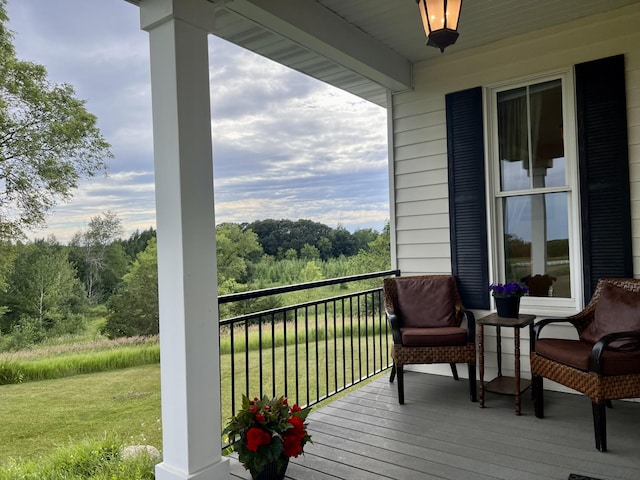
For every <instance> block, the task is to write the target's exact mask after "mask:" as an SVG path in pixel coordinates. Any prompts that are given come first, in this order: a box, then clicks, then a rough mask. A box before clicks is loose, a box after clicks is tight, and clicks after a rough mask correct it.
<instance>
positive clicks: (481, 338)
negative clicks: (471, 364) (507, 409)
mask: <svg viewBox="0 0 640 480" xmlns="http://www.w3.org/2000/svg"><path fill="white" fill-rule="evenodd" d="M478 371H479V373H480V385H479V387H478V392H479V394H480V408H484V327H483V325H478Z"/></svg>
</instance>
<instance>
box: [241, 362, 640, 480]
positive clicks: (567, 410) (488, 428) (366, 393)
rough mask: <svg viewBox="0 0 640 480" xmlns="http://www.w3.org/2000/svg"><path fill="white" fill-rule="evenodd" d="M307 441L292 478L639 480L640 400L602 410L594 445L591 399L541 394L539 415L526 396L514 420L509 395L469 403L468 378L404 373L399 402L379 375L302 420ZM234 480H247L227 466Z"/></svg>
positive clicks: (392, 386) (293, 463)
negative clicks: (603, 438)
mask: <svg viewBox="0 0 640 480" xmlns="http://www.w3.org/2000/svg"><path fill="white" fill-rule="evenodd" d="M308 421H309V430H310V434H311V436H312V439H313V442H314V443H313V444H308V445H307V446H306V447H305V454H304V455H303V456H300V457H299V458H297V459H292V461H291V463H290V465H289V468H288V469H287V476H286V478H287V479H290V480H328V479H348V480H359V479H363V480H364V479H376V478H379V479H385V478H391V479H396V480H404V479H407V480H413V479H424V480H429V479H451V480H459V479H477V480H495V479H502V480H513V479H518V480H520V479H524V480H527V479H530V480H536V479H540V480H548V479H562V480H566V479H567V478H568V476H569V474H570V473H578V474H581V475H588V476H592V477H596V478H600V479H603V480H637V479H638V478H640V453H639V451H640V450H639V447H640V403H633V402H614V408H613V409H608V410H607V427H608V428H607V430H608V448H609V451H608V452H606V453H601V452H598V451H597V450H596V449H595V446H594V438H593V426H592V420H591V402H590V401H589V399H588V398H587V397H584V396H582V395H574V394H568V393H559V392H551V391H546V392H545V418H544V419H538V418H536V417H535V416H534V414H533V402H532V401H531V395H530V391H527V392H525V393H524V394H523V396H522V415H521V416H516V415H515V411H514V399H513V397H512V396H509V395H498V394H492V393H487V396H486V403H485V408H483V409H481V408H479V406H478V404H477V403H472V402H471V401H470V400H469V393H468V384H467V382H466V380H460V381H458V382H456V381H454V380H453V379H452V378H450V377H444V376H438V375H429V374H424V373H416V372H406V373H405V405H399V404H398V401H397V392H396V385H395V384H390V383H389V381H388V378H387V377H386V376H385V377H381V378H379V379H377V380H375V381H373V382H371V383H369V384H367V385H365V386H363V387H361V388H358V389H354V391H353V392H351V393H350V394H348V395H346V396H343V397H341V398H339V399H338V400H336V401H334V402H332V403H330V404H329V405H326V406H324V407H321V408H318V409H315V410H314V411H313V412H312V413H311V414H310V415H309V418H308ZM232 475H233V476H234V477H233V478H242V479H248V478H250V476H249V475H248V473H247V472H245V471H244V469H243V468H242V466H241V465H239V464H238V463H237V461H235V460H232Z"/></svg>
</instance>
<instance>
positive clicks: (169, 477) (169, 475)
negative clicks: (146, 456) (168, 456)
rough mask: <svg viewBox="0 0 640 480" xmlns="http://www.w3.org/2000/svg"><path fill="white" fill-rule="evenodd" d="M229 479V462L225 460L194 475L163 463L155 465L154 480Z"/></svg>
mask: <svg viewBox="0 0 640 480" xmlns="http://www.w3.org/2000/svg"><path fill="white" fill-rule="evenodd" d="M230 478H231V475H230V473H229V460H228V459H226V458H223V459H222V460H220V461H219V462H218V463H216V464H214V465H210V466H209V467H207V468H205V469H204V470H200V471H199V472H195V473H188V472H183V471H181V470H177V469H175V468H173V467H172V466H171V465H168V464H166V463H165V462H162V463H159V464H158V465H156V480H229V479H230Z"/></svg>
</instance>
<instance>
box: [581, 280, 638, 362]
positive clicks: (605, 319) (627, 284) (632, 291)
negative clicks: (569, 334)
mask: <svg viewBox="0 0 640 480" xmlns="http://www.w3.org/2000/svg"><path fill="white" fill-rule="evenodd" d="M589 308H590V309H592V314H591V315H589V317H590V321H589V322H588V323H587V324H585V325H584V326H583V328H582V329H578V332H579V334H580V338H581V339H582V340H585V341H587V342H590V343H596V342H597V341H598V340H599V339H600V338H602V337H603V336H604V335H607V334H609V333H617V332H628V331H640V279H631V278H624V279H622V278H603V279H600V280H599V281H598V285H597V287H596V291H595V292H594V294H593V297H592V298H591V301H590V302H589V305H588V306H587V309H589ZM587 309H585V310H587ZM610 346H611V347H612V348H618V349H622V350H637V349H638V348H640V346H639V345H638V343H637V341H628V340H620V341H617V342H613V343H611V345H610Z"/></svg>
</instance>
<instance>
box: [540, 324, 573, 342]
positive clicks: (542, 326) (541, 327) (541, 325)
mask: <svg viewBox="0 0 640 480" xmlns="http://www.w3.org/2000/svg"><path fill="white" fill-rule="evenodd" d="M551 323H569V324H571V325H573V323H571V320H570V319H569V318H545V319H542V320H540V321H539V322H536V324H535V325H534V326H533V341H534V342H535V340H538V339H539V338H540V332H541V331H542V329H543V328H544V327H546V326H547V325H549V324H551ZM574 327H575V325H574ZM532 343H533V342H532Z"/></svg>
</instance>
